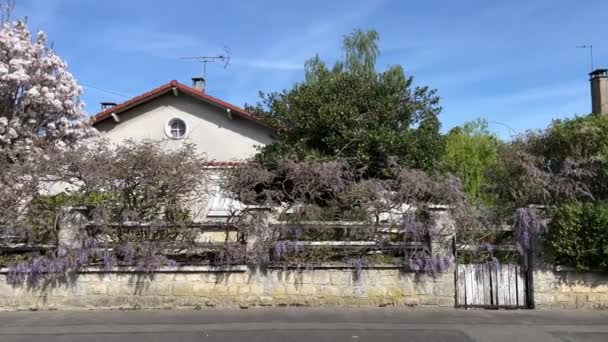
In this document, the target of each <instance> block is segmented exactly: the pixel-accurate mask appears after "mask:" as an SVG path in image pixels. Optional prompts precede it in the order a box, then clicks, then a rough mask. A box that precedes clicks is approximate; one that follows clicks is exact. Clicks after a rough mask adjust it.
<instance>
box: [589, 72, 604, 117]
mask: <svg viewBox="0 0 608 342" xmlns="http://www.w3.org/2000/svg"><path fill="white" fill-rule="evenodd" d="M589 81H590V82H591V113H593V114H608V69H597V70H594V71H593V72H591V73H589Z"/></svg>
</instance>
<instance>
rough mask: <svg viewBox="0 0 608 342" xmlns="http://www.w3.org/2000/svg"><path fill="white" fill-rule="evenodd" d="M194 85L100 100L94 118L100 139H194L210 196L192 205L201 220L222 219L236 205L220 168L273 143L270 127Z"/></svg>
mask: <svg viewBox="0 0 608 342" xmlns="http://www.w3.org/2000/svg"><path fill="white" fill-rule="evenodd" d="M192 80H193V84H192V86H187V85H184V84H182V83H180V82H177V81H175V80H174V81H171V82H169V83H166V84H164V85H162V86H160V87H158V88H155V89H153V90H151V91H148V92H146V93H144V94H142V95H140V96H137V97H134V98H132V99H130V100H128V101H126V102H123V103H120V104H114V103H102V111H101V112H99V113H97V114H96V115H95V116H94V118H93V126H94V127H95V128H96V129H97V130H98V131H99V133H100V138H102V139H107V140H109V141H110V142H111V143H114V144H120V143H122V142H123V141H125V140H126V139H133V140H135V141H144V140H155V141H162V146H163V147H166V148H175V147H179V146H180V145H181V144H185V143H191V144H194V145H195V146H196V148H197V150H198V152H199V153H201V154H203V155H205V156H206V157H207V159H208V160H209V167H210V170H211V179H212V182H211V186H212V187H213V189H212V193H213V196H212V198H210V199H209V201H206V203H201V204H200V206H197V208H193V211H194V214H195V218H196V219H197V220H221V219H223V218H225V217H227V216H229V214H230V212H231V211H232V210H234V209H235V207H237V206H238V204H236V203H234V202H232V201H231V200H229V199H227V198H225V196H223V195H222V194H221V191H220V190H219V185H218V184H217V182H213V180H216V179H217V177H218V173H219V172H214V171H217V170H218V169H221V168H225V167H230V166H232V165H234V164H235V163H238V162H241V161H243V160H246V159H248V158H251V157H253V156H254V155H255V153H256V152H257V147H258V146H264V145H267V144H269V143H271V142H272V133H273V131H272V129H270V128H269V127H268V126H267V125H266V124H265V123H264V121H263V120H262V119H261V118H260V117H258V116H256V115H254V114H252V113H249V112H247V111H245V110H244V109H242V108H239V107H237V106H235V105H233V104H230V103H227V102H225V101H222V100H220V99H218V98H215V97H213V96H210V95H208V94H206V93H205V92H204V80H203V79H202V78H193V79H192Z"/></svg>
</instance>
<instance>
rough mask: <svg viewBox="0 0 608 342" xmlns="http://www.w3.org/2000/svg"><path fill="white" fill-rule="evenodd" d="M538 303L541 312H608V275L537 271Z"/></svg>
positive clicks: (535, 278) (536, 299)
mask: <svg viewBox="0 0 608 342" xmlns="http://www.w3.org/2000/svg"><path fill="white" fill-rule="evenodd" d="M534 302H535V304H536V307H537V308H541V309H543V308H544V309H548V308H550V309H556V308H559V309H608V273H596V272H584V273H583V272H576V271H574V270H568V269H561V270H560V269H559V268H557V270H553V269H544V270H536V271H535V272H534Z"/></svg>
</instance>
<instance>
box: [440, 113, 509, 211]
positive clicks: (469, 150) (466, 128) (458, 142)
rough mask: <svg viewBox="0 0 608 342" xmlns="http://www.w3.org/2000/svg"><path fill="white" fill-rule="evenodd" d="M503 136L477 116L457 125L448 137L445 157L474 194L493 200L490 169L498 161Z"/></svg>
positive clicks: (449, 167) (468, 190) (454, 171)
mask: <svg viewBox="0 0 608 342" xmlns="http://www.w3.org/2000/svg"><path fill="white" fill-rule="evenodd" d="M500 145H501V142H500V139H499V138H498V137H497V136H496V135H494V134H491V133H490V132H489V130H488V123H487V121H485V120H482V119H477V120H475V121H472V122H467V123H465V124H464V125H463V126H462V127H457V128H454V129H452V130H451V131H450V133H449V134H448V136H447V138H446V143H445V155H444V161H445V165H446V168H447V170H448V171H449V172H452V173H453V174H454V175H456V176H458V177H459V178H460V179H461V180H462V182H463V187H464V190H465V191H466V192H467V193H468V194H469V195H471V197H473V198H476V199H480V200H482V201H484V202H489V201H491V200H492V197H493V196H492V194H491V193H490V192H488V190H489V186H490V182H491V179H490V178H489V177H488V172H489V170H491V169H492V168H493V167H494V166H495V165H496V161H497V156H498V149H499V147H500Z"/></svg>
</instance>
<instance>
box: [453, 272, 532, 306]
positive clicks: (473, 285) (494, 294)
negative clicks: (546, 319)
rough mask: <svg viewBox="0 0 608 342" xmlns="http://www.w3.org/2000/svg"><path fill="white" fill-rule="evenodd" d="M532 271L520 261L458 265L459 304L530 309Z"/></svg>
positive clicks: (457, 297) (457, 296)
mask: <svg viewBox="0 0 608 342" xmlns="http://www.w3.org/2000/svg"><path fill="white" fill-rule="evenodd" d="M529 296H530V293H529V291H528V274H527V272H526V271H525V270H524V269H522V267H521V266H520V265H517V264H491V263H485V264H459V265H457V267H456V306H457V307H465V308H468V307H479V308H493V309H499V308H505V309H526V308H530V301H529Z"/></svg>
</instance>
